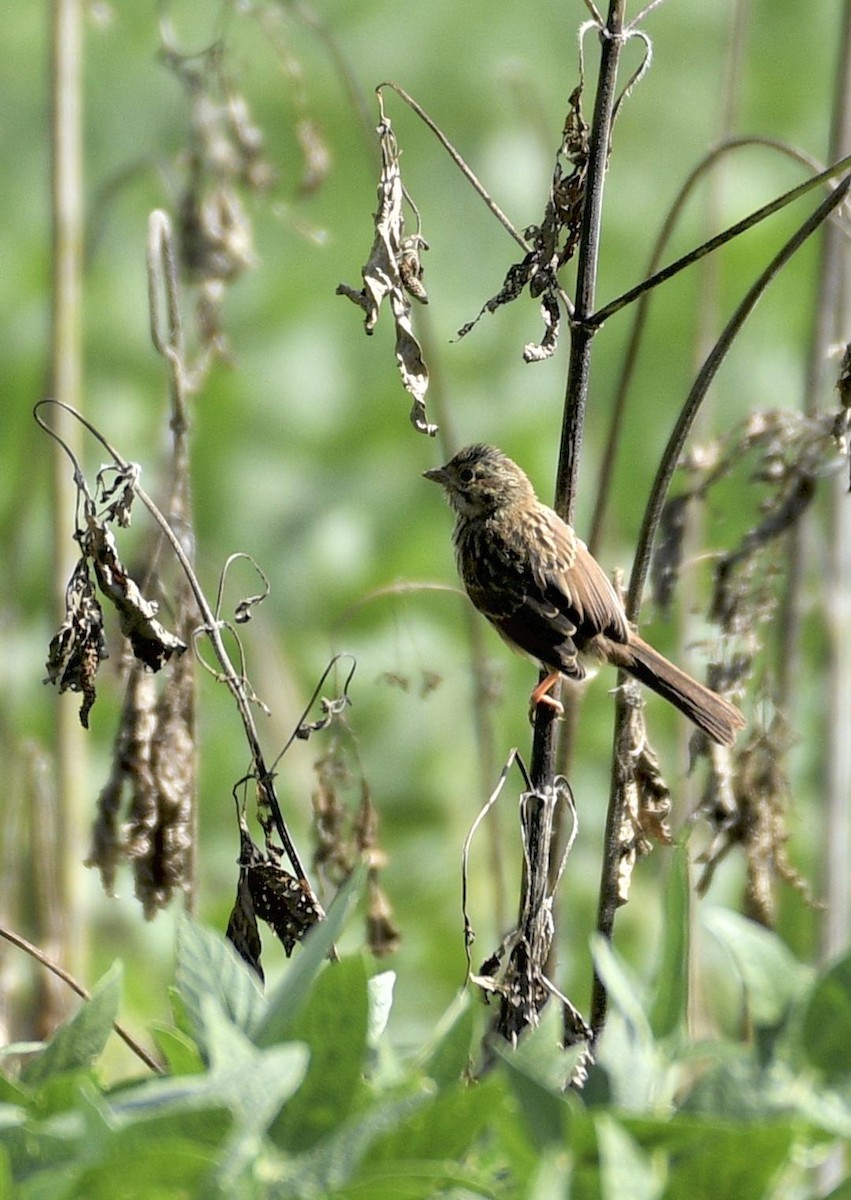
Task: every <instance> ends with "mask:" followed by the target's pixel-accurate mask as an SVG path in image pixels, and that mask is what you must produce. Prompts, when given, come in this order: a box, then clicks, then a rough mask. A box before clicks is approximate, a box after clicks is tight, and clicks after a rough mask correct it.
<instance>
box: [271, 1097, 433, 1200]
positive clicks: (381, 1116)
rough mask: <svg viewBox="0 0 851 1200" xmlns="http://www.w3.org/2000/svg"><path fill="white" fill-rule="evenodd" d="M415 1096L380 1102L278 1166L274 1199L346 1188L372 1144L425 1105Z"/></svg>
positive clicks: (315, 1195)
mask: <svg viewBox="0 0 851 1200" xmlns="http://www.w3.org/2000/svg"><path fill="white" fill-rule="evenodd" d="M428 1099H429V1098H428V1096H426V1095H424V1094H419V1095H416V1096H406V1097H403V1098H402V1099H392V1100H387V1101H381V1102H379V1103H377V1104H374V1105H372V1106H371V1107H370V1108H369V1109H367V1110H366V1112H363V1113H359V1114H358V1115H357V1116H354V1117H351V1118H350V1119H349V1120H348V1121H347V1122H346V1124H345V1125H343V1126H341V1127H340V1128H339V1129H337V1130H336V1131H335V1132H333V1133H332V1134H330V1135H329V1136H328V1137H325V1138H323V1139H322V1141H321V1142H319V1143H318V1144H317V1145H316V1146H315V1147H314V1149H313V1150H311V1151H308V1153H307V1154H304V1155H302V1156H301V1157H299V1158H298V1159H297V1160H296V1161H295V1162H292V1163H288V1164H285V1165H282V1169H281V1173H280V1190H279V1191H278V1193H277V1194H278V1195H280V1196H286V1197H287V1200H291V1198H295V1197H306V1198H307V1197H310V1198H311V1200H312V1198H314V1197H319V1196H327V1195H329V1194H330V1193H333V1192H335V1191H336V1190H338V1189H339V1188H342V1187H346V1186H347V1185H348V1184H350V1183H351V1182H353V1180H354V1179H355V1178H356V1176H357V1172H358V1170H359V1167H360V1164H361V1162H362V1160H363V1158H364V1156H365V1155H366V1153H367V1151H368V1150H369V1148H370V1146H371V1145H372V1143H373V1142H374V1141H375V1140H376V1138H378V1137H379V1136H380V1135H381V1134H385V1133H388V1132H389V1131H390V1130H393V1129H395V1128H396V1127H397V1126H398V1125H399V1124H400V1122H402V1121H403V1120H405V1119H406V1118H407V1117H408V1116H410V1114H412V1113H413V1112H415V1111H416V1110H417V1109H418V1108H420V1107H421V1106H422V1105H424V1104H427V1103H428Z"/></svg>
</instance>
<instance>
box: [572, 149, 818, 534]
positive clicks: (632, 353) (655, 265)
mask: <svg viewBox="0 0 851 1200" xmlns="http://www.w3.org/2000/svg"><path fill="white" fill-rule="evenodd" d="M753 146H765V147H767V148H768V149H772V150H776V151H778V152H779V153H781V154H785V155H787V156H788V157H789V158H791V159H792V160H793V161H795V162H800V163H802V164H803V165H804V166H806V167H808V168H809V170H811V171H812V172H813V173H814V174H815V173H817V172H818V171H819V170H820V169H821V167H820V164H819V163H817V162H816V161H815V160H814V159H812V158H811V157H810V156H809V155H807V154H805V153H804V152H803V151H801V150H797V149H795V148H794V147H791V146H787V145H786V144H785V142H779V141H775V140H773V139H771V138H757V137H736V138H728V139H725V140H724V141H723V142H720V143H719V144H718V145H717V146H715V147H714V149H712V150H711V151H710V152H709V153H708V154H707V155H706V156H705V157H704V158H702V159H701V161H700V162H699V163H698V164H697V166H696V167H695V168H694V169H693V170H692V171H691V172H690V174H689V175H688V178H687V179H686V180H685V182H684V183H683V185H682V187H681V188H680V190H679V192H678V193H677V195H676V196H675V197H674V201H673V203H672V204H671V207H670V208H669V210H668V212H667V214H666V216H665V219H664V221H663V222H662V227H661V229H660V230H659V234H658V236H657V238H656V242H655V244H654V246H653V249H652V250H651V252H650V257H649V259H648V262H647V267H646V269H645V272H644V274H645V277H646V278H648V279H649V278H652V277H653V276H654V275H655V273H656V271H658V269H659V262H660V260H661V258H662V254H663V252H664V250H665V247H666V245H667V244H668V242H669V241H670V239H671V236H672V235H673V232H674V229H675V228H676V225H677V222H678V221H679V219H680V216H681V215H682V212H683V210H684V208H685V206H686V203H687V202H688V200H689V199H690V198H691V195H692V193H693V191H694V189H695V188H696V186H697V184H698V183H699V182H700V181H701V180H702V179H703V177H704V176H705V175H706V174H707V173H708V172H709V171H710V170H711V169H712V168H713V167H714V166H715V164H716V163H717V162H718V161H719V159H722V158H723V157H725V156H726V155H727V154H729V153H730V152H731V151H733V150H741V149H745V148H749V147H753ZM652 294H653V293H652V292H651V291H645V292H643V293H642V294H641V295H640V296H639V297H638V302H637V304H636V306H635V315H634V317H633V322H632V328H631V329H630V333H629V338H628V341H627V346H626V350H625V352H624V357H623V362H622V365H621V372H620V376H619V378H618V382H617V385H616V387H615V392H614V398H613V401H612V417H611V422H610V425H609V432H608V436H607V438H606V445H605V448H604V450H603V456H602V459H601V461H600V469H599V472H598V482H597V495H596V500H595V504H594V512H593V514H592V518H591V526H590V532H589V536H588V548H589V549H590V550H591V553H592V554H596V553H597V551H598V549H599V546H600V542H601V541H602V536H603V527H604V524H605V519H606V508H607V505H608V502H609V499H610V497H611V491H612V486H611V485H612V476H613V474H614V463H615V456H616V455H617V450H618V444H619V441H620V434H621V429H622V426H623V419H624V414H625V411H626V403H627V397H628V394H629V389H630V386H631V384H632V379H633V375H634V372H635V366H636V363H637V361H638V352H639V348H640V345H641V339H642V337H643V334H644V327H645V324H646V321H647V313H648V309H649V305H650V300H651V298H652Z"/></svg>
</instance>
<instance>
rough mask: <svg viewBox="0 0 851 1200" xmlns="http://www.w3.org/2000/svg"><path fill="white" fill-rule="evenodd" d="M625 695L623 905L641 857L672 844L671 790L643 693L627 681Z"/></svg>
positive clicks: (620, 752) (619, 754)
mask: <svg viewBox="0 0 851 1200" xmlns="http://www.w3.org/2000/svg"><path fill="white" fill-rule="evenodd" d="M623 694H624V696H625V698H626V700H627V702H628V714H627V719H626V721H625V722H624V725H623V728H622V732H621V738H620V743H619V745H618V751H617V772H618V786H619V787H620V789H621V791H622V794H623V799H624V803H623V806H622V818H621V827H620V830H619V833H618V840H619V846H620V864H619V868H618V884H617V888H618V903H619V904H626V902H627V901H628V900H629V888H630V884H631V882H632V872H633V869H634V868H635V864H636V862H637V861H638V859H639V858H643V857H645V856H646V855H647V854H649V853H650V851H651V850H652V848H653V842H661V843H662V844H663V845H670V843H671V830H670V826H669V824H668V818H669V816H670V812H671V793H670V789H669V788H668V785H667V783H666V782H665V780H664V778H663V776H662V773H661V771H660V769H659V760H658V758H657V756H656V753H655V751H654V750H653V747H652V746H651V745H650V743H649V741H648V739H647V727H646V725H645V721H644V704H643V700H642V698H641V693H640V691H639V689H638V688H637V687H635V686H634V685H633V684H632V683H626V684H624V688H623Z"/></svg>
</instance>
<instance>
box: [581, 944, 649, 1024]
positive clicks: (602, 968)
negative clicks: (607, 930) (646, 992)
mask: <svg viewBox="0 0 851 1200" xmlns="http://www.w3.org/2000/svg"><path fill="white" fill-rule="evenodd" d="M591 953H592V955H593V957H594V968H595V970H596V972H597V975H598V976H599V978H600V981H601V982H602V983H603V985H604V987H605V989H606V994H607V996H608V998H609V1006H610V1007H611V1006H614V1007H615V1008H616V1009H617V1010H618V1012H619V1013H620V1014H621V1016H622V1017H623V1019H624V1021H625V1022H626V1023H627V1025H628V1026H629V1028H630V1029H631V1030H632V1032H633V1034H634V1035H635V1036H636V1037H637V1038H639V1039H640V1040H641V1041H642V1042H646V1043H648V1044H651V1043H652V1042H653V1031H652V1030H651V1028H650V1022H649V1021H648V1020H647V1014H646V1013H645V1011H644V1005H643V1003H642V991H641V987H640V985H639V984H638V982H637V981H636V980H635V979H634V978H633V977H632V975H631V973H630V972H629V970H628V969H627V966H626V964H625V963H624V962H623V960H622V959H621V958H620V957H619V955H618V954H616V952H615V951H614V949H613V948H612V944H611V942H610V941H608V939H607V938H604V937H600V936H598V935H596V934H595V936H594V937H593V938H592V939H591Z"/></svg>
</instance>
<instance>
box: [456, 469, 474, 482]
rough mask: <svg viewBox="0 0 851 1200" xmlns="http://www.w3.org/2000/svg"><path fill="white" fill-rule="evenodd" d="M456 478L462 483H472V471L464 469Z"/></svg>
mask: <svg viewBox="0 0 851 1200" xmlns="http://www.w3.org/2000/svg"><path fill="white" fill-rule="evenodd" d="M458 478H459V479H460V480H461V482H462V483H472V482H473V471H472V470H471V468H470V467H464V469H463V471H459V472H458Z"/></svg>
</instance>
